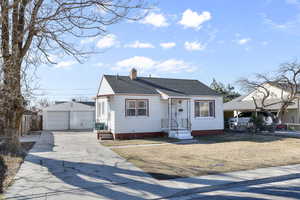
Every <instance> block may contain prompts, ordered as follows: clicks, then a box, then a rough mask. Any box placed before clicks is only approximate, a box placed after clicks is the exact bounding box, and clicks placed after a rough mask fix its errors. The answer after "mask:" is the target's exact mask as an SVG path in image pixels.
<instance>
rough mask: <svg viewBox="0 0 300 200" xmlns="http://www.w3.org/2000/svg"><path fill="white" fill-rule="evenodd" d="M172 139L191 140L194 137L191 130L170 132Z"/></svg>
mask: <svg viewBox="0 0 300 200" xmlns="http://www.w3.org/2000/svg"><path fill="white" fill-rule="evenodd" d="M168 134H169V137H170V138H177V139H180V140H191V139H193V136H192V135H191V131H189V130H170V131H169V132H168Z"/></svg>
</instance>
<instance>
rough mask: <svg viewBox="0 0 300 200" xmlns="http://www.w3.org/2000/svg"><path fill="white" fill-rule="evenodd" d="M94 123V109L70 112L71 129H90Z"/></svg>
mask: <svg viewBox="0 0 300 200" xmlns="http://www.w3.org/2000/svg"><path fill="white" fill-rule="evenodd" d="M94 123H95V112H94V111H75V112H72V113H71V121H70V128H71V129H92V128H93V127H94Z"/></svg>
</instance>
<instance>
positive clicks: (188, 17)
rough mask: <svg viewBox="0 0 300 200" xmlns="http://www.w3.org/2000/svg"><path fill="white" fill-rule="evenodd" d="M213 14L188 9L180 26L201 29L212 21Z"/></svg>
mask: <svg viewBox="0 0 300 200" xmlns="http://www.w3.org/2000/svg"><path fill="white" fill-rule="evenodd" d="M211 18H212V17H211V14H210V12H208V11H204V12H202V13H201V14H198V13H197V12H194V11H192V10H191V9H187V10H185V11H184V12H183V14H182V18H181V20H180V21H179V24H181V25H183V26H184V27H185V28H195V29H200V28H201V25H202V24H203V23H204V22H206V21H209V20H210V19H211Z"/></svg>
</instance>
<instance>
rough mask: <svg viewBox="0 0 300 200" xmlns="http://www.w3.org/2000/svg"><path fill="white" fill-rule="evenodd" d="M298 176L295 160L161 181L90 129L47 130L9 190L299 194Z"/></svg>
mask: <svg viewBox="0 0 300 200" xmlns="http://www.w3.org/2000/svg"><path fill="white" fill-rule="evenodd" d="M299 180H300V165H293V166H285V167H272V168H264V169H257V170H249V171H240V172H232V173H225V174H218V175H208V176H201V177H193V178H180V179H173V180H166V181H158V180H156V179H154V178H152V177H151V176H149V175H148V174H146V173H144V172H143V171H142V170H140V169H139V168H137V167H135V166H134V165H132V164H131V163H129V162H127V161H126V160H124V159H123V158H121V157H120V156H119V155H117V154H115V153H114V152H113V151H111V150H110V149H109V148H107V147H104V146H102V145H100V144H99V143H98V141H97V140H96V139H95V135H94V134H92V133H89V132H85V133H80V132H54V133H52V132H43V134H42V135H41V137H40V138H39V141H38V142H37V143H36V145H35V146H34V148H33V149H32V150H31V152H30V153H29V155H28V156H27V157H26V160H25V162H24V164H23V165H22V166H21V168H20V170H19V172H18V174H17V176H16V178H15V183H14V184H13V185H12V186H11V187H10V188H9V189H8V191H7V192H6V194H5V196H6V199H43V200H44V199H47V200H49V199H50V200H52V199H53V200H54V199H55V200H60V199H63V200H65V199H72V200H77V199H84V200H94V199H193V198H204V199H207V198H208V197H209V199H253V200H254V199H300V193H299V192H298V193H297V191H300V189H299V188H300V181H299ZM275 190H276V191H277V192H276V191H275ZM278 191H279V192H278ZM291 194H292V195H291Z"/></svg>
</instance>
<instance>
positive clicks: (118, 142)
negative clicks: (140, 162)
mask: <svg viewBox="0 0 300 200" xmlns="http://www.w3.org/2000/svg"><path fill="white" fill-rule="evenodd" d="M178 141H179V140H178V139H175V138H167V137H163V138H162V137H157V138H148V139H132V140H102V141H101V142H100V143H101V144H102V145H104V146H108V147H112V146H127V145H140V144H162V143H172V142H178Z"/></svg>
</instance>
